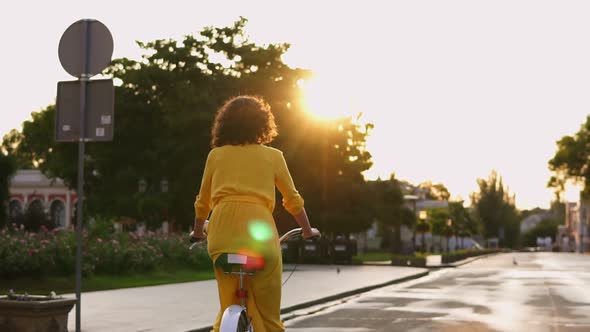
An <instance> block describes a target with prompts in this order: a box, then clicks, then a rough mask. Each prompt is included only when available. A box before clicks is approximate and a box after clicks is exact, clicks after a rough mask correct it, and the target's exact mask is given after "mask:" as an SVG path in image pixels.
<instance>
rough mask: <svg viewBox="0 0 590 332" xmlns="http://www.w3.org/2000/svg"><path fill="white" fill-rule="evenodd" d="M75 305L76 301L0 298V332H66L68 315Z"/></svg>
mask: <svg viewBox="0 0 590 332" xmlns="http://www.w3.org/2000/svg"><path fill="white" fill-rule="evenodd" d="M75 304H76V299H66V298H57V299H49V298H48V297H46V296H29V297H28V299H27V300H12V299H10V300H9V299H8V297H7V296H0V331H3V332H67V331H68V313H69V312H70V310H72V307H73V306H74V305H75Z"/></svg>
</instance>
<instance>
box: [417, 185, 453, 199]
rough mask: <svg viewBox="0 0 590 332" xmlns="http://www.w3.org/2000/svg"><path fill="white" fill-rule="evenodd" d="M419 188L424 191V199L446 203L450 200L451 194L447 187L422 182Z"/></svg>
mask: <svg viewBox="0 0 590 332" xmlns="http://www.w3.org/2000/svg"><path fill="white" fill-rule="evenodd" d="M418 187H419V188H421V189H424V190H426V198H428V199H436V200H441V201H448V200H449V198H451V193H450V192H449V190H448V189H447V187H446V186H445V185H444V184H442V183H435V184H433V183H432V182H430V181H426V182H422V183H420V185H418Z"/></svg>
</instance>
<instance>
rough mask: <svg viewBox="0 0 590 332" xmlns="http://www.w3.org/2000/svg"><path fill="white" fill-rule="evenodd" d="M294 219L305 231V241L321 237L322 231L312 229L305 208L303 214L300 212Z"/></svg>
mask: <svg viewBox="0 0 590 332" xmlns="http://www.w3.org/2000/svg"><path fill="white" fill-rule="evenodd" d="M293 218H295V221H296V222H297V224H298V225H299V227H301V229H302V230H303V238H304V239H308V238H311V237H317V236H319V235H320V231H318V230H317V229H316V228H311V225H310V224H309V219H308V218H307V213H306V212H305V208H304V209H302V210H301V212H299V213H298V214H295V215H293Z"/></svg>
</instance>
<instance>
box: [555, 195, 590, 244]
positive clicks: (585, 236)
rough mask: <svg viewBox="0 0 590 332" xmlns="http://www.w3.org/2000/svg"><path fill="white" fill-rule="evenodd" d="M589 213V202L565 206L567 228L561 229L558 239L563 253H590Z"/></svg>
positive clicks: (568, 203)
mask: <svg viewBox="0 0 590 332" xmlns="http://www.w3.org/2000/svg"><path fill="white" fill-rule="evenodd" d="M589 213H590V202H588V201H585V200H579V201H578V202H567V203H566V204H565V227H562V228H560V229H559V231H558V233H559V234H558V238H557V239H556V240H557V243H558V244H559V246H560V247H561V248H562V249H561V250H562V251H576V252H590V238H589V235H590V234H589V232H588V222H589V220H590V218H589Z"/></svg>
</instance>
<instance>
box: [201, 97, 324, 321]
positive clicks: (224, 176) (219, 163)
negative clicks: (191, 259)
mask: <svg viewBox="0 0 590 332" xmlns="http://www.w3.org/2000/svg"><path fill="white" fill-rule="evenodd" d="M276 135H277V129H276V125H275V122H274V116H273V115H272V113H271V110H270V106H269V105H268V104H267V103H266V102H265V101H264V100H262V99H261V98H258V97H252V96H239V97H234V98H232V99H230V100H229V101H227V102H226V103H225V104H224V105H223V106H222V107H221V108H220V109H219V110H218V112H217V115H216V117H215V121H214V124H213V128H212V139H211V146H212V147H213V149H212V150H211V151H210V152H209V155H208V157H207V163H206V164H205V171H204V174H203V179H202V182H201V188H200V191H199V194H198V195H197V198H196V200H195V225H194V231H193V232H194V235H193V236H194V237H197V238H200V239H205V238H207V240H208V245H207V250H208V252H209V256H211V258H212V259H213V261H214V262H215V260H216V259H217V258H218V257H219V256H220V255H221V254H223V253H240V254H244V255H248V256H256V257H261V258H263V260H264V268H263V269H262V270H260V271H257V272H256V274H255V275H254V276H253V277H251V278H250V279H249V282H248V284H247V290H248V294H249V295H248V299H247V301H248V303H247V305H248V314H249V315H250V316H251V317H252V324H253V327H254V330H255V331H256V332H264V331H266V332H277V331H284V329H285V328H284V326H283V323H282V322H281V319H280V305H281V277H282V271H283V268H282V260H281V247H280V245H279V240H278V239H279V237H278V233H277V229H276V225H275V223H274V219H273V216H272V211H273V209H274V205H275V186H276V187H277V188H278V189H279V191H280V192H281V194H282V196H283V206H284V207H285V209H286V210H287V211H288V212H289V213H290V214H291V215H293V216H294V218H295V221H296V222H297V223H298V224H299V226H300V227H301V228H302V229H303V237H304V238H311V237H315V236H318V235H319V232H318V231H317V229H312V228H311V226H310V224H309V220H308V218H307V214H306V212H305V209H304V207H303V199H302V198H301V195H299V192H298V191H297V190H296V189H295V186H294V184H293V180H292V178H291V175H290V173H289V170H288V168H287V164H286V162H285V159H284V157H283V153H282V152H281V151H279V150H277V149H274V148H271V147H268V146H265V145H264V144H267V143H270V142H271V141H272V140H273V138H274V137H275V136H276ZM211 211H212V213H211V216H210V217H209V220H210V223H209V226H208V230H207V235H205V234H204V232H203V224H204V222H205V220H206V219H207V217H208V216H209V213H210V212H211ZM215 278H216V279H217V287H218V291H219V302H220V306H221V308H220V311H219V314H218V315H217V319H216V321H215V324H214V325H213V328H214V329H213V330H214V331H219V326H220V322H221V316H222V314H223V312H224V310H225V309H226V308H227V307H228V306H230V305H232V304H236V303H237V299H236V295H235V291H236V285H237V281H236V279H235V277H233V276H231V275H226V274H224V273H223V271H222V270H220V269H219V268H215Z"/></svg>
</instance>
